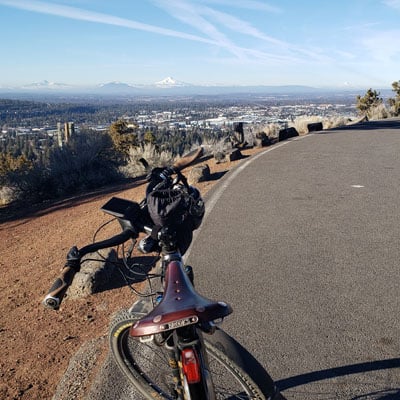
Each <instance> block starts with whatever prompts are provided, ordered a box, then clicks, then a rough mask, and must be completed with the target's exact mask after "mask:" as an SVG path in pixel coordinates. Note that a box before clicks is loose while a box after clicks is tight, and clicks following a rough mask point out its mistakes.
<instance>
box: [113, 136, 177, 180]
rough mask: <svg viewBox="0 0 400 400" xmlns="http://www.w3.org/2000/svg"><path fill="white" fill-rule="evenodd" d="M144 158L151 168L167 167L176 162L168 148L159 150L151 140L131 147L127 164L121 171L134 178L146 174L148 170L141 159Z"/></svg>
mask: <svg viewBox="0 0 400 400" xmlns="http://www.w3.org/2000/svg"><path fill="white" fill-rule="evenodd" d="M141 158H144V159H145V160H146V161H147V163H148V165H149V167H150V168H154V167H165V166H167V165H170V164H172V163H173V162H174V156H173V155H172V153H171V152H169V151H167V150H159V149H158V147H157V146H155V145H154V144H152V143H151V142H148V143H145V144H142V145H140V146H137V147H131V148H130V150H129V156H128V160H127V163H126V165H124V166H123V167H121V168H120V171H121V173H122V174H123V175H125V176H126V177H130V178H134V177H137V176H141V175H144V174H145V173H146V172H147V171H146V168H145V167H144V165H143V164H142V163H141V162H140V159H141Z"/></svg>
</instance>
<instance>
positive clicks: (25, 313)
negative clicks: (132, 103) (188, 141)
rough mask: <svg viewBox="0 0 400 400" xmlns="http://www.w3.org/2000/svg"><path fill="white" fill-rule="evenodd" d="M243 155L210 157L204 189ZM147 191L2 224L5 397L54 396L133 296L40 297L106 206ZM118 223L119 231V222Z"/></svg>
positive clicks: (124, 291)
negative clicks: (52, 306) (48, 302)
mask: <svg viewBox="0 0 400 400" xmlns="http://www.w3.org/2000/svg"><path fill="white" fill-rule="evenodd" d="M259 151H260V149H250V150H244V151H242V154H243V155H245V156H251V155H252V154H254V153H256V152H259ZM242 161H243V160H240V161H235V162H230V163H229V162H228V163H221V164H215V162H214V160H211V159H210V160H206V161H205V162H204V163H207V164H208V165H209V167H210V170H211V174H212V177H213V178H214V179H212V180H210V181H208V182H203V183H201V184H199V185H198V187H199V189H200V190H201V192H202V194H203V195H204V194H205V193H206V192H207V191H208V190H209V189H210V188H211V187H212V186H213V185H215V184H216V183H217V182H218V178H219V177H220V176H221V175H222V173H223V172H225V171H228V170H229V169H231V168H232V167H234V166H235V165H237V164H238V163H240V162H242ZM144 191H145V185H144V184H143V183H140V182H136V183H134V184H131V185H126V186H125V187H119V188H115V189H113V190H111V191H110V189H108V190H104V191H102V192H98V193H95V194H89V195H84V196H78V197H75V198H73V199H69V200H64V201H61V202H58V203H54V204H49V205H48V207H47V208H42V209H40V210H36V211H35V212H30V213H29V214H27V215H25V216H23V217H19V218H14V219H10V220H8V221H6V222H3V223H1V224H0V251H1V258H0V271H1V275H2V278H1V279H0V294H1V296H0V310H1V312H0V346H1V350H2V354H1V358H0V377H1V379H0V398H1V399H29V400H35V399H38V400H39V399H40V400H45V399H51V398H52V397H53V394H54V393H55V390H56V387H57V384H58V382H59V381H60V379H61V377H62V375H63V373H64V372H65V370H66V368H67V366H68V362H69V360H70V358H71V357H72V356H73V355H74V354H75V353H76V352H77V351H78V350H79V349H80V348H81V346H82V345H84V344H85V343H86V342H88V341H89V340H92V339H97V338H100V337H104V336H105V335H107V332H108V326H109V322H110V315H112V314H113V313H114V312H115V311H117V310H118V309H120V308H122V307H127V306H129V305H130V304H132V302H133V300H134V299H133V297H132V294H131V292H130V291H129V289H128V288H127V287H122V288H118V289H113V290H109V291H105V292H101V293H97V294H95V295H93V296H90V297H87V298H84V299H78V300H68V299H67V300H65V301H64V302H63V303H62V306H61V308H60V310H59V311H51V310H47V309H45V308H44V307H43V306H42V305H41V301H42V300H43V298H44V296H45V295H46V293H47V291H48V289H49V288H50V286H51V284H52V283H53V281H54V279H55V278H56V276H57V274H58V272H59V270H60V269H61V267H62V266H63V265H64V262H65V256H66V253H67V251H68V249H69V248H70V247H71V246H73V245H77V246H78V248H79V247H82V246H84V245H85V244H88V243H91V241H92V238H93V234H94V232H95V231H96V229H97V228H98V227H99V226H100V225H101V224H102V223H104V222H106V221H108V220H109V219H110V217H109V216H107V215H105V214H104V213H102V212H101V210H100V207H101V206H102V205H103V204H104V203H105V202H106V201H107V200H108V199H109V198H110V197H112V196H115V195H117V196H119V197H123V198H127V199H131V200H135V201H140V200H141V199H142V198H143V196H144ZM4 211H5V210H2V213H3V216H4ZM113 225H114V227H115V228H114V229H115V233H116V232H117V231H118V224H117V223H115V224H113ZM110 229H111V228H110ZM109 231H110V230H108V232H109ZM108 232H107V233H108ZM101 238H105V237H101ZM104 342H105V341H104ZM106 351H107V350H106V349H104V352H106Z"/></svg>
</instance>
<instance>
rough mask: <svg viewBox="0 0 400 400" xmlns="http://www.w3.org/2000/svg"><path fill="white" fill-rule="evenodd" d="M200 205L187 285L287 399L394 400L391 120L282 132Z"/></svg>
mask: <svg viewBox="0 0 400 400" xmlns="http://www.w3.org/2000/svg"><path fill="white" fill-rule="evenodd" d="M371 128H373V129H371ZM208 209H209V211H208V214H207V217H206V219H205V221H204V223H203V226H202V229H201V231H200V232H199V234H198V235H197V237H196V240H195V242H194V244H193V246H192V249H191V251H190V254H189V260H188V261H189V263H190V264H191V265H193V266H194V268H195V272H196V283H197V288H199V289H200V291H202V292H203V293H205V294H207V295H208V296H209V297H212V298H218V299H224V300H226V301H228V302H230V303H231V304H232V305H233V307H234V310H235V311H234V314H233V316H230V317H229V318H228V319H227V320H226V321H225V322H224V329H226V330H227V331H228V332H229V333H231V334H232V335H233V336H235V337H236V338H237V339H239V341H240V342H241V343H242V344H244V345H245V346H246V347H247V348H248V349H249V350H250V351H251V352H252V353H253V354H254V355H256V356H257V358H258V359H259V360H260V361H261V362H262V363H263V365H265V366H266V367H267V369H268V371H269V372H270V374H271V375H272V377H273V378H274V379H275V380H276V381H277V382H278V385H279V386H280V388H281V389H282V390H283V393H284V394H285V395H286V396H287V398H288V400H297V399H298V400H303V399H307V400H314V399H315V400H317V399H354V400H355V399H360V400H361V399H362V400H366V399H385V400H389V399H393V400H394V399H397V400H398V399H400V321H399V311H400V300H399V294H400V279H399V278H400V261H399V260H400V122H399V121H394V122H393V121H386V122H384V123H369V124H367V125H361V126H357V127H353V128H349V129H341V130H332V131H325V132H321V133H316V134H312V135H308V136H306V137H302V138H298V139H296V140H292V141H290V142H282V143H280V144H279V145H276V146H274V147H272V148H270V149H268V150H267V151H266V152H264V153H262V154H261V155H260V156H258V157H255V158H252V159H249V160H248V162H246V163H245V164H242V166H241V167H240V168H239V169H236V170H235V171H233V172H230V173H229V174H227V175H226V177H225V178H224V180H223V181H221V182H220V183H219V184H218V185H217V186H216V187H215V189H214V190H213V191H212V192H211V193H210V195H209V196H208Z"/></svg>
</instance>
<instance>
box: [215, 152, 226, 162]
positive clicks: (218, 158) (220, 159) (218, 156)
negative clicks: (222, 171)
mask: <svg viewBox="0 0 400 400" xmlns="http://www.w3.org/2000/svg"><path fill="white" fill-rule="evenodd" d="M214 158H215V162H216V163H217V164H221V163H223V162H226V155H225V153H223V152H222V151H218V152H217V153H215V154H214Z"/></svg>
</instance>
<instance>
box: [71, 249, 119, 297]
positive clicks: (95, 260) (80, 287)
mask: <svg viewBox="0 0 400 400" xmlns="http://www.w3.org/2000/svg"><path fill="white" fill-rule="evenodd" d="M99 253H100V254H101V255H99V254H98V253H91V254H88V255H87V256H86V257H84V260H85V259H88V260H90V261H86V262H83V263H82V265H81V270H80V271H79V272H78V273H76V275H75V277H74V280H73V281H72V284H71V286H70V287H69V288H68V291H67V296H68V297H69V298H72V299H76V298H80V297H86V296H88V295H90V294H93V293H97V292H101V291H103V290H106V289H108V288H110V287H112V281H113V280H115V279H116V278H118V274H117V273H116V271H115V268H116V267H115V265H114V263H115V262H116V261H117V255H116V253H115V251H114V250H112V249H111V250H110V249H108V250H107V249H106V250H100V251H99ZM104 260H105V261H104Z"/></svg>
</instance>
